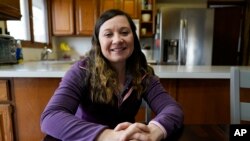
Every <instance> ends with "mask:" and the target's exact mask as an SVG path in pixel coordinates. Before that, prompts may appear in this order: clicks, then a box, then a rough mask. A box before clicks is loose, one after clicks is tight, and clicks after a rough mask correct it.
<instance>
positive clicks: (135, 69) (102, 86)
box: [87, 9, 152, 104]
mask: <svg viewBox="0 0 250 141" xmlns="http://www.w3.org/2000/svg"><path fill="white" fill-rule="evenodd" d="M118 15H122V16H125V17H126V18H127V20H128V22H129V25H130V27H131V30H132V33H133V36H134V51H133V53H132V54H131V56H130V57H129V58H128V59H127V61H126V73H128V74H130V75H131V76H132V77H133V79H132V83H133V88H134V91H136V93H137V96H138V98H140V97H141V94H142V93H143V92H144V90H145V86H143V85H142V77H143V75H144V74H152V69H151V68H150V67H149V66H148V64H147V61H146V58H145V55H144V54H143V53H142V51H141V45H140V42H139V39H138V37H137V34H136V26H135V24H134V22H133V20H132V19H131V17H130V16H129V15H128V14H127V13H124V12H123V11H120V10H114V9H112V10H108V11H106V12H104V13H103V14H102V15H101V16H100V17H99V19H98V20H97V22H96V25H95V28H94V33H93V36H92V48H91V50H90V51H89V53H88V54H87V57H89V62H88V68H89V72H90V73H89V80H88V81H89V88H90V97H91V99H92V101H93V102H98V103H107V104H114V103H115V99H116V98H115V94H116V93H117V92H118V91H119V90H118V76H117V73H116V72H115V71H114V70H113V68H112V67H111V66H110V64H109V61H108V60H107V59H106V58H105V57H104V56H103V54H102V52H101V47H100V42H99V38H98V37H99V36H98V35H99V32H100V27H101V26H102V24H103V23H104V22H106V21H107V20H109V19H111V18H113V17H115V16H118Z"/></svg>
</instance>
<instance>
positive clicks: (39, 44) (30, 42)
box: [5, 0, 52, 48]
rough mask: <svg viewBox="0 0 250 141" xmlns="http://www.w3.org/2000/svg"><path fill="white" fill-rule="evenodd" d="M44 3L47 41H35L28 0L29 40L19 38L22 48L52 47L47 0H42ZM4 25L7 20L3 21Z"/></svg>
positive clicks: (29, 0) (30, 6) (30, 3)
mask: <svg viewBox="0 0 250 141" xmlns="http://www.w3.org/2000/svg"><path fill="white" fill-rule="evenodd" d="M44 4H45V7H46V10H47V11H46V14H47V15H46V16H47V22H48V32H47V36H48V42H47V43H42V42H36V41H35V37H34V29H33V25H34V23H33V10H32V0H28V11H29V12H28V14H29V15H28V16H29V25H30V31H29V32H30V40H21V43H22V47H23V48H44V47H45V46H47V47H48V48H52V45H51V36H50V25H49V10H48V4H47V0H44ZM5 27H7V22H6V21H5Z"/></svg>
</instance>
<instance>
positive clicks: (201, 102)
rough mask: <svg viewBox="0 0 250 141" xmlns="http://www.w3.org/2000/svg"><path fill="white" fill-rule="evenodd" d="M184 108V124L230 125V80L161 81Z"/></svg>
mask: <svg viewBox="0 0 250 141" xmlns="http://www.w3.org/2000/svg"><path fill="white" fill-rule="evenodd" d="M161 83H162V84H163V86H164V88H165V89H166V90H167V91H168V92H169V93H170V94H171V96H173V97H174V98H175V99H176V100H177V101H178V102H179V103H180V104H181V106H182V108H183V111H184V124H230V79H161Z"/></svg>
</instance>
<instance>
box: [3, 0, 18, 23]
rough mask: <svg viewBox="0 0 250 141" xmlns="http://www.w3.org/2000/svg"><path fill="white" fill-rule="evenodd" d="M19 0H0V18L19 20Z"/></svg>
mask: <svg viewBox="0 0 250 141" xmlns="http://www.w3.org/2000/svg"><path fill="white" fill-rule="evenodd" d="M20 19H21V11H20V1H19V0H0V20H20Z"/></svg>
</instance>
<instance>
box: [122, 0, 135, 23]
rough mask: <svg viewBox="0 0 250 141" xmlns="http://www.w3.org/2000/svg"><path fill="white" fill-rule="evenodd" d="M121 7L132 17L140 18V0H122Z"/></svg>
mask: <svg viewBox="0 0 250 141" xmlns="http://www.w3.org/2000/svg"><path fill="white" fill-rule="evenodd" d="M120 9H121V10H123V11H125V12H127V13H128V14H129V15H130V16H131V17H132V18H134V19H136V18H138V0H121V1H120Z"/></svg>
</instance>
